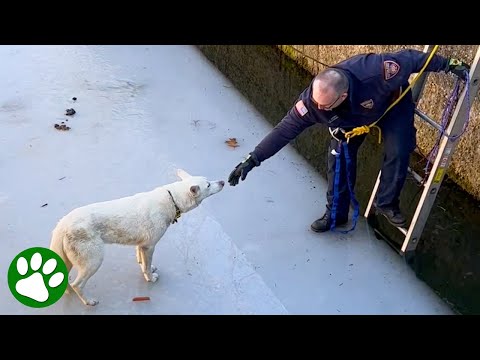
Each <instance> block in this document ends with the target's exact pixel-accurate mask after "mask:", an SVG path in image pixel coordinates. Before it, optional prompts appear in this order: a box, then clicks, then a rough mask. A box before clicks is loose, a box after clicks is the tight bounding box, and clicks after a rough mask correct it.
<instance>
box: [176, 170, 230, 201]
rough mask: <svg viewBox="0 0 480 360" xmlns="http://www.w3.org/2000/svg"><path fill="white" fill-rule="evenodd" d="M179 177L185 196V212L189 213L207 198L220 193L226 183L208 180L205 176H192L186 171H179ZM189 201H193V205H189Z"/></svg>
mask: <svg viewBox="0 0 480 360" xmlns="http://www.w3.org/2000/svg"><path fill="white" fill-rule="evenodd" d="M177 176H178V177H179V178H180V179H181V181H180V182H179V185H180V186H181V189H182V195H184V196H185V198H184V200H185V202H184V204H183V205H184V206H185V207H186V208H185V209H184V211H188V210H190V209H192V208H194V207H196V206H198V205H200V203H201V202H202V201H203V200H205V199H206V198H208V197H210V196H212V195H214V194H216V193H218V192H220V191H221V190H222V189H223V187H224V185H225V182H224V181H223V180H208V179H207V178H205V177H203V176H192V175H190V174H188V173H187V172H186V171H185V170H182V169H178V170H177ZM188 199H191V200H193V202H192V204H191V205H190V204H189V201H188Z"/></svg>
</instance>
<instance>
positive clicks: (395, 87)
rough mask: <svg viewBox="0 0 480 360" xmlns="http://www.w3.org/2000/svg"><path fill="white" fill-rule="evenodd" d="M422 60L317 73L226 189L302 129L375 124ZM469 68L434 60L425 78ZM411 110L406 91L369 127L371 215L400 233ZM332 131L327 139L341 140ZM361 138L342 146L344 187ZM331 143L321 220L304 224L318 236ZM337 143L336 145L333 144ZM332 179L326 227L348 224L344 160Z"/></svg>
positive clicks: (380, 60)
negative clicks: (375, 173)
mask: <svg viewBox="0 0 480 360" xmlns="http://www.w3.org/2000/svg"><path fill="white" fill-rule="evenodd" d="M429 55H430V54H428V53H424V52H421V51H417V50H413V49H410V50H400V51H398V52H394V53H381V54H373V53H369V54H360V55H355V56H353V57H351V58H349V59H346V60H344V61H342V62H340V63H338V64H336V65H334V66H331V67H330V68H327V69H326V70H324V71H322V72H320V73H319V74H318V75H317V76H315V78H314V79H313V80H312V82H311V83H310V85H309V86H308V87H307V88H306V89H305V90H304V91H303V92H302V93H301V94H300V95H299V97H298V98H297V100H296V102H295V104H294V106H292V108H291V109H290V110H289V111H288V113H287V114H286V116H285V117H284V118H283V119H282V121H281V122H280V123H279V124H278V125H277V126H276V127H275V128H274V129H273V130H272V131H271V132H270V133H269V134H267V135H266V136H265V137H264V139H263V140H262V141H261V142H260V143H259V144H258V145H257V146H256V147H255V149H254V150H253V151H252V152H251V153H249V155H248V157H247V158H246V159H245V160H244V161H242V162H241V163H239V164H238V165H237V166H236V167H235V169H234V170H233V171H232V172H231V173H230V176H229V178H228V182H229V183H230V185H231V186H235V185H237V184H238V182H239V179H240V178H241V180H242V181H243V180H245V179H246V177H247V174H248V172H249V171H251V170H252V169H253V168H254V167H256V166H260V164H261V163H262V162H263V161H265V160H266V159H268V158H270V157H271V156H273V155H274V154H276V153H277V152H278V151H279V150H280V149H282V148H283V147H284V146H285V145H286V144H288V143H289V142H290V141H291V140H293V139H295V138H296V137H297V136H298V135H299V134H300V133H301V132H302V131H303V130H305V129H306V128H308V127H310V126H312V125H314V124H322V125H326V126H328V127H329V128H330V129H341V130H342V131H349V130H352V129H353V128H356V127H360V126H363V125H371V124H372V123H374V122H375V121H377V120H378V119H379V118H380V117H381V116H382V115H383V114H384V112H385V110H386V109H387V108H388V107H389V106H390V105H391V104H392V103H393V102H394V101H395V100H397V99H398V98H399V96H400V94H401V93H402V91H403V90H405V89H406V88H407V87H408V86H409V82H408V80H409V77H410V75H411V74H413V73H418V72H420V70H421V69H422V68H423V66H424V65H425V63H426V61H427V59H428V57H429ZM469 69H470V67H469V65H467V64H465V63H462V62H461V61H458V60H456V59H447V58H444V57H442V56H440V55H434V56H433V57H432V59H431V61H430V62H429V64H428V66H427V67H426V68H425V70H424V71H425V72H441V71H444V72H445V73H449V72H450V73H453V74H455V75H457V76H459V77H460V78H462V79H463V80H465V79H466V76H468V70H469ZM414 110H415V104H414V103H413V100H412V93H411V90H409V91H408V92H407V93H406V94H405V96H404V97H403V98H402V99H401V100H400V101H399V102H398V103H397V104H396V105H395V106H393V108H391V109H390V110H389V111H388V112H387V113H386V114H385V116H384V117H383V118H382V119H381V120H380V121H379V122H378V123H377V124H376V125H377V126H378V127H380V129H381V134H382V137H383V141H384V157H383V165H382V168H381V170H382V173H381V179H380V184H379V188H378V192H377V196H376V201H375V207H376V210H377V211H378V212H379V213H381V214H382V215H384V216H385V217H386V218H387V219H388V221H390V223H392V224H393V225H395V226H404V225H405V224H406V220H405V217H404V216H403V215H402V213H401V211H400V207H399V197H400V192H401V189H402V187H403V185H404V182H405V178H406V175H407V169H408V165H409V158H410V154H411V153H412V152H413V151H414V149H415V147H416V129H415V126H414ZM342 131H338V132H337V133H336V134H337V135H335V137H336V138H337V139H338V137H339V136H341V135H342ZM365 136H366V134H362V135H358V136H353V137H351V138H350V139H349V142H348V153H349V156H350V159H351V161H350V163H351V165H350V167H349V172H350V175H349V176H350V181H351V185H352V187H353V186H354V185H355V179H356V162H357V152H358V149H359V147H360V145H361V144H362V142H363V140H364V138H365ZM337 139H335V138H332V141H331V144H330V147H329V149H328V173H327V177H328V190H327V204H326V211H325V213H324V215H323V216H322V217H321V218H320V219H318V220H315V221H314V222H313V223H312V224H311V229H312V230H313V231H316V232H324V231H327V230H329V229H330V228H331V225H332V205H333V199H334V174H335V159H336V158H335V154H338V152H336V151H337V149H338V147H337V145H338V140H337ZM339 140H344V139H339ZM341 155H342V156H341V159H342V160H341V163H340V164H341V167H340V179H339V182H338V194H337V195H338V197H337V206H336V209H335V210H336V211H335V212H336V216H335V224H334V226H340V225H344V224H346V223H347V222H348V214H349V210H350V200H351V199H350V192H349V188H348V184H347V177H346V169H345V157H344V154H341Z"/></svg>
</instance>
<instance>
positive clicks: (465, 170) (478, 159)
mask: <svg viewBox="0 0 480 360" xmlns="http://www.w3.org/2000/svg"><path fill="white" fill-rule="evenodd" d="M278 47H279V48H280V49H281V50H282V51H283V52H284V53H286V54H287V55H288V56H289V57H290V58H292V59H294V60H295V61H296V62H297V63H298V64H300V65H301V66H302V67H303V68H304V69H306V70H307V71H308V72H310V73H311V74H317V73H318V71H321V70H323V69H324V68H325V67H324V66H323V65H322V64H321V63H319V62H318V61H320V62H322V63H324V64H327V65H333V64H335V63H336V62H339V61H341V60H344V59H345V58H347V57H349V56H352V55H355V54H359V53H365V52H389V51H397V50H400V49H403V48H413V49H417V50H421V51H423V49H424V45H278ZM476 49H477V46H476V45H473V46H470V45H468V46H465V45H441V46H439V48H438V51H437V54H439V55H443V56H445V57H455V58H458V59H461V60H463V61H466V62H468V63H469V64H471V63H472V61H473V58H474V56H475V52H476ZM316 60H317V61H316ZM412 78H413V77H412ZM454 82H455V76H453V75H445V74H444V73H443V72H442V73H430V75H429V77H428V80H427V82H426V85H425V88H424V92H423V95H422V98H421V99H420V102H419V104H418V108H419V109H420V110H422V111H423V112H424V113H426V114H428V115H429V116H430V117H431V118H432V119H435V120H436V121H437V122H440V121H441V118H442V113H443V111H444V109H445V105H446V102H447V99H448V97H449V95H450V94H451V92H452V90H453V87H454ZM472 96H473V94H471V97H472ZM471 106H472V108H471V112H470V122H469V125H468V128H467V130H466V132H465V133H464V134H463V136H462V138H461V139H460V141H459V143H458V145H457V148H456V150H455V153H454V155H453V156H452V161H451V163H450V166H449V170H448V175H449V176H450V178H451V179H452V180H453V181H454V182H455V183H457V184H458V185H459V186H461V187H462V188H463V189H464V190H465V191H467V192H468V193H470V194H471V195H472V196H474V197H475V198H476V199H477V200H480V171H479V169H480V137H479V134H480V131H479V127H480V109H479V100H478V98H477V99H475V101H474V102H473V103H472V104H471ZM416 122H417V129H418V136H417V142H418V149H419V150H420V151H421V153H422V154H425V155H426V154H428V153H429V152H430V150H431V149H432V147H433V146H434V145H435V141H436V140H437V136H438V131H437V130H436V129H433V128H432V127H431V126H429V125H428V124H426V123H425V122H424V121H422V120H419V119H417V121H416Z"/></svg>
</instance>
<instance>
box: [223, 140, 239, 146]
mask: <svg viewBox="0 0 480 360" xmlns="http://www.w3.org/2000/svg"><path fill="white" fill-rule="evenodd" d="M225 143H226V144H227V145H228V146H230V147H233V148H236V147H237V146H239V145H238V143H237V139H236V138H229V139H228V140H225Z"/></svg>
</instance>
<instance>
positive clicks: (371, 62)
mask: <svg viewBox="0 0 480 360" xmlns="http://www.w3.org/2000/svg"><path fill="white" fill-rule="evenodd" d="M429 55H430V54H429V53H424V52H421V51H417V50H413V49H410V50H400V51H398V52H395V53H383V54H373V53H370V54H360V55H355V56H353V57H351V58H349V59H346V60H344V61H342V62H340V63H338V64H336V65H334V66H332V67H333V68H336V69H341V70H342V71H343V72H344V73H345V75H347V77H348V80H349V90H348V97H347V98H346V99H345V100H344V101H343V102H342V104H340V106H338V107H336V108H335V109H333V110H331V111H327V110H320V109H318V107H317V106H316V104H315V103H314V102H313V101H312V84H313V80H312V82H311V83H310V85H309V86H308V87H307V88H306V89H305V90H304V91H303V92H302V93H301V94H300V95H299V97H298V98H297V101H296V102H295V104H294V105H293V106H292V108H291V109H290V110H289V111H288V112H287V114H286V115H285V117H284V118H283V119H282V121H280V123H278V125H277V126H276V127H275V128H274V129H273V130H272V131H271V132H270V133H269V134H268V135H267V136H265V138H264V139H263V140H262V141H261V142H260V143H259V144H258V145H257V146H256V147H255V149H254V151H253V153H254V154H255V155H256V157H257V159H258V161H259V162H262V161H264V160H266V159H268V158H269V157H271V156H273V155H274V154H276V153H277V152H278V151H279V150H280V149H282V148H283V147H284V146H285V145H286V144H288V143H289V142H290V141H291V140H293V139H294V138H295V137H296V136H298V135H299V134H300V133H301V132H302V131H303V130H305V129H306V128H307V127H309V126H312V125H314V124H323V125H326V126H328V127H332V128H337V127H341V128H344V129H352V128H354V127H357V126H362V125H370V124H372V123H373V122H375V121H376V120H378V119H379V118H380V116H382V115H383V113H384V112H385V110H386V109H387V108H388V106H390V104H391V103H392V102H393V101H394V100H395V99H396V98H398V96H399V94H400V91H401V89H403V90H404V89H406V88H407V87H408V85H409V82H408V80H409V77H410V75H411V74H413V73H418V72H419V71H420V70H421V69H422V67H423V66H424V65H425V62H426V61H427V58H428V56H429ZM447 68H448V59H446V58H444V57H442V56H440V55H434V57H433V58H432V60H431V61H430V63H429V64H428V66H427V67H426V69H425V71H426V72H427V71H433V72H440V71H446V70H447Z"/></svg>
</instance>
